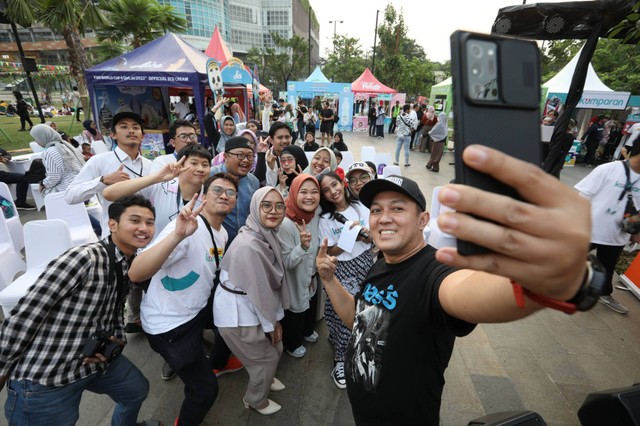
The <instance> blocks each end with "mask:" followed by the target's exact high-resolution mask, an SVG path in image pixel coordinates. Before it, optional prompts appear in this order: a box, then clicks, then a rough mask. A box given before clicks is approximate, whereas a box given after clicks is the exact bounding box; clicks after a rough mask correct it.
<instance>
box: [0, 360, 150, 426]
mask: <svg viewBox="0 0 640 426" xmlns="http://www.w3.org/2000/svg"><path fill="white" fill-rule="evenodd" d="M85 390H88V391H91V392H94V393H100V394H106V395H109V397H111V399H112V400H113V401H115V402H116V407H115V409H114V410H113V416H112V417H111V425H112V426H116V425H123V426H125V425H126V426H129V425H130V426H135V424H136V421H137V419H138V412H139V411H140V407H141V406H142V402H143V401H144V400H145V399H146V398H147V394H148V393H149V382H148V381H147V379H146V378H145V377H144V375H143V374H142V372H141V371H140V370H138V368H137V367H136V366H135V365H133V364H132V363H131V361H129V360H128V359H127V357H125V356H124V355H120V356H119V357H118V358H116V359H115V360H114V361H113V362H112V363H111V364H110V365H109V367H108V368H107V370H106V372H105V373H104V374H102V373H101V372H97V373H94V374H91V375H90V376H87V377H85V378H84V379H80V380H78V381H76V382H73V383H70V384H68V385H65V386H60V387H52V386H44V385H40V384H38V383H35V382H32V381H31V380H19V381H16V380H10V381H9V383H8V386H7V402H6V404H5V406H4V413H5V417H6V418H7V420H8V421H9V426H14V425H15V426H35V425H38V426H44V425H51V426H66V425H75V424H76V423H77V422H78V417H79V415H78V407H79V406H80V398H81V397H82V393H83V392H84V391H85Z"/></svg>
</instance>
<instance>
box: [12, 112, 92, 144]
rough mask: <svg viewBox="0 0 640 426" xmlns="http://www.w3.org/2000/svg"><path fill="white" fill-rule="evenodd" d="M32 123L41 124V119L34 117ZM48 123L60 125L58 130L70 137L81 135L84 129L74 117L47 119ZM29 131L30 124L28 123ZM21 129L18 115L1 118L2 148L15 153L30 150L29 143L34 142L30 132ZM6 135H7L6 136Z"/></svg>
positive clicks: (65, 116) (62, 116)
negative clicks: (20, 130)
mask: <svg viewBox="0 0 640 426" xmlns="http://www.w3.org/2000/svg"><path fill="white" fill-rule="evenodd" d="M31 121H33V124H34V125H35V124H39V123H40V117H37V116H32V117H31ZM46 121H53V122H54V123H56V124H57V125H58V130H59V131H61V132H65V133H66V134H68V135H69V136H70V137H74V136H76V135H78V134H80V133H82V130H84V128H83V127H82V123H78V122H77V121H75V116H73V115H61V116H56V117H54V118H46ZM26 127H27V129H28V128H29V124H28V123H27V126H26ZM18 129H20V117H18V116H17V115H16V116H14V117H5V116H4V115H2V116H0V130H2V131H1V132H0V147H2V148H3V149H6V150H7V151H15V150H20V149H29V142H31V141H32V140H33V138H32V137H31V135H30V134H29V131H28V130H27V131H26V132H19V131H18ZM5 134H6V135H5ZM7 138H9V139H7Z"/></svg>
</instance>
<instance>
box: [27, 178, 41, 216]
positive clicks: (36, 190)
mask: <svg viewBox="0 0 640 426" xmlns="http://www.w3.org/2000/svg"><path fill="white" fill-rule="evenodd" d="M29 186H30V187H31V196H33V201H34V202H35V203H36V208H37V209H38V211H40V210H42V208H43V207H44V197H43V196H42V192H40V184H39V183H32V184H30V185H29Z"/></svg>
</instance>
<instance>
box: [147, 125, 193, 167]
mask: <svg viewBox="0 0 640 426" xmlns="http://www.w3.org/2000/svg"><path fill="white" fill-rule="evenodd" d="M197 143H198V134H197V133H196V126H195V125H194V124H193V123H192V122H190V121H189V120H174V122H173V123H171V126H169V145H171V146H172V147H173V152H172V153H171V154H167V155H160V156H158V157H156V158H155V159H154V160H153V164H152V165H151V173H153V172H157V171H158V170H160V169H161V168H162V167H163V166H164V165H166V164H171V163H175V162H176V161H178V153H179V152H180V151H182V149H183V148H185V147H186V146H188V145H194V144H197Z"/></svg>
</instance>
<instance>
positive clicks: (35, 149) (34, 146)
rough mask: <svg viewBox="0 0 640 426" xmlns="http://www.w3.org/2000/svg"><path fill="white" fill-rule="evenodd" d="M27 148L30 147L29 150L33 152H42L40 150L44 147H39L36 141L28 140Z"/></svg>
mask: <svg viewBox="0 0 640 426" xmlns="http://www.w3.org/2000/svg"><path fill="white" fill-rule="evenodd" d="M29 148H31V151H33V152H42V151H44V148H43V147H41V146H40V145H39V144H38V142H36V141H31V142H29Z"/></svg>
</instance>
